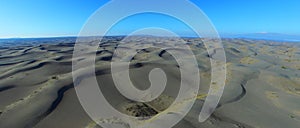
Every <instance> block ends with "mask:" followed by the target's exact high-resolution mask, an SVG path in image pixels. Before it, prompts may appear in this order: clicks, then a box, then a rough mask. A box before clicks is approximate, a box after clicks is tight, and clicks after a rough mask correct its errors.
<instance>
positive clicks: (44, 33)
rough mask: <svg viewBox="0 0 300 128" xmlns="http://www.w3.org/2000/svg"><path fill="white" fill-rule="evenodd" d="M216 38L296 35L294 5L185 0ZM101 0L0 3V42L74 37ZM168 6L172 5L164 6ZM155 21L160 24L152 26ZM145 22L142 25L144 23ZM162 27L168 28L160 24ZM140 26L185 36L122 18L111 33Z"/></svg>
mask: <svg viewBox="0 0 300 128" xmlns="http://www.w3.org/2000/svg"><path fill="white" fill-rule="evenodd" d="M191 1H192V2H193V3H195V4H196V5H197V6H198V7H199V8H200V9H202V11H203V12H204V13H205V14H206V15H207V16H208V17H209V18H210V20H211V21H212V23H213V24H214V26H215V27H216V29H217V31H218V32H219V33H220V34H221V35H222V34H244V33H283V34H293V35H300V13H299V12H300V7H299V6H300V1H299V0H243V1H242V0H191ZM106 2H108V1H107V0H1V1H0V38H12V37H48V36H68V35H77V34H78V33H79V32H80V29H81V28H82V26H83V25H84V23H85V22H86V20H87V19H88V18H89V16H91V15H92V14H93V12H94V11H96V10H97V9H98V8H99V7H101V6H102V5H104V4H105V3H106ZM170 4H172V3H170ZM153 18H160V19H162V20H164V21H165V22H152V21H151V20H149V19H153ZM144 21H145V22H144ZM162 23H168V24H162ZM143 26H164V27H166V28H175V29H174V30H173V31H176V32H177V33H179V34H182V33H183V34H185V35H188V34H189V33H185V30H184V25H182V23H180V22H178V21H176V20H172V19H168V17H164V16H161V15H151V14H148V15H140V16H135V17H132V18H131V19H127V20H126V19H125V20H124V21H123V22H121V23H119V27H115V30H113V31H112V32H111V33H112V34H126V32H128V31H129V30H131V29H134V28H137V27H143Z"/></svg>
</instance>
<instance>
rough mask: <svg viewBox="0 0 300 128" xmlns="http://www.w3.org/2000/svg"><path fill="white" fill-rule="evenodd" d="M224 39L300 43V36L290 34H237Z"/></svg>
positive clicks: (226, 36)
mask: <svg viewBox="0 0 300 128" xmlns="http://www.w3.org/2000/svg"><path fill="white" fill-rule="evenodd" d="M222 37H223V38H247V39H262V40H274V41H288V42H300V34H299V35H288V34H280V33H250V34H237V35H222Z"/></svg>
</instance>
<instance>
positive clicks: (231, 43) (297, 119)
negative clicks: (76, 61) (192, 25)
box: [0, 37, 300, 128]
mask: <svg viewBox="0 0 300 128" xmlns="http://www.w3.org/2000/svg"><path fill="white" fill-rule="evenodd" d="M145 38H149V39H152V38H154V39H153V40H155V38H158V37H145ZM121 39H122V37H108V38H105V39H104V40H103V42H102V43H101V45H100V47H99V48H98V51H97V52H96V54H97V57H96V62H95V64H96V67H95V70H96V75H97V80H98V82H99V83H100V82H101V83H102V84H101V85H102V86H101V87H100V88H101V89H103V90H106V91H103V92H106V93H104V95H105V97H106V98H107V99H108V100H109V102H110V104H111V105H112V106H114V107H115V108H116V109H118V110H119V111H120V112H122V113H124V114H127V115H130V116H136V117H143V116H153V118H155V116H156V115H157V114H163V113H164V110H165V109H166V108H168V107H174V106H170V105H171V104H172V102H173V101H174V99H175V98H176V95H177V93H178V89H179V87H180V85H179V84H180V71H179V67H178V64H177V63H176V61H175V60H174V58H173V57H172V56H171V55H170V54H168V53H167V52H165V51H163V50H161V49H157V48H147V49H140V50H139V51H138V54H137V55H136V56H135V57H134V59H132V62H131V65H130V78H131V80H132V82H133V84H134V85H135V86H136V87H137V88H140V89H146V88H147V87H148V86H150V83H149V80H148V73H149V71H150V70H151V69H153V68H158V67H159V68H161V69H163V70H164V71H165V73H166V75H167V78H168V82H167V87H166V89H165V91H164V92H163V94H162V95H161V96H160V97H158V98H157V99H156V100H154V101H151V102H146V103H137V102H133V101H130V100H129V99H127V98H126V97H124V96H122V95H121V94H120V93H119V92H118V90H116V88H115V87H114V83H113V80H112V77H111V72H110V61H111V58H112V55H113V51H114V49H115V47H116V46H117V44H118V41H120V40H121ZM184 40H185V41H186V42H187V44H188V45H189V46H190V48H191V49H192V50H193V52H194V54H195V56H196V59H197V61H198V64H199V70H200V74H201V78H200V79H201V85H200V89H199V93H198V97H197V100H196V102H195V104H194V105H193V107H192V109H191V111H190V112H189V113H188V114H187V115H186V116H185V118H184V119H183V120H182V121H180V122H179V123H178V124H177V125H175V126H174V128H284V127H286V128H298V127H299V126H300V102H299V101H300V45H299V43H287V42H276V41H265V40H249V39H222V43H223V45H224V49H225V52H226V59H227V63H226V64H227V78H226V86H225V90H224V94H223V96H222V98H221V101H220V103H219V105H218V107H217V109H216V111H215V112H214V113H213V114H212V116H211V117H210V118H209V119H208V120H206V121H205V122H203V123H199V122H198V115H199V112H200V111H199V110H201V109H200V108H201V107H202V106H203V103H204V100H205V97H206V94H207V92H208V89H209V85H210V79H211V76H210V74H211V73H210V69H211V67H210V62H209V59H210V56H209V55H208V53H207V52H206V48H205V47H204V45H203V43H201V39H197V38H184ZM86 41H87V43H88V42H89V41H93V40H92V39H90V40H88V39H87V40H86ZM170 41H174V40H171V39H170ZM28 42H29V43H28ZM74 42H75V39H73V38H57V39H56V38H53V39H44V40H43V39H39V40H35V39H31V40H22V39H20V40H16V41H14V42H13V43H12V42H9V43H7V44H6V45H1V46H0V72H1V74H0V127H1V128H22V127H26V128H31V127H36V128H69V127H72V128H98V127H100V126H98V125H97V124H96V123H95V122H94V121H93V120H92V119H91V118H90V117H89V116H88V115H87V114H86V112H85V111H84V109H83V108H82V106H81V105H80V103H79V100H78V99H77V96H76V92H75V90H74V86H73V79H72V54H73V47H74ZM2 43H5V41H2ZM128 48H130V47H128ZM83 79H85V78H83ZM99 120H100V121H101V120H102V121H107V122H111V123H116V122H117V121H118V120H114V119H110V120H105V119H99Z"/></svg>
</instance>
